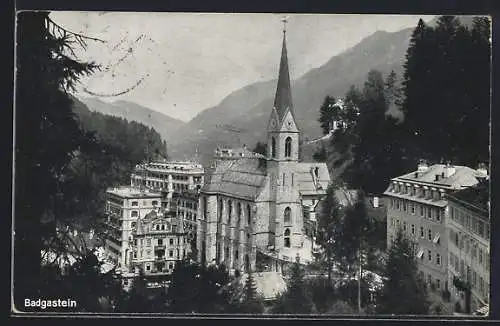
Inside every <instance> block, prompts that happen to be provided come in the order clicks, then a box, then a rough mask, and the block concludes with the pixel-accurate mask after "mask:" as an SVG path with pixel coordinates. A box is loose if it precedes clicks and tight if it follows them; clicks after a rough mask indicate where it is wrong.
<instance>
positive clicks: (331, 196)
mask: <svg viewBox="0 0 500 326" xmlns="http://www.w3.org/2000/svg"><path fill="white" fill-rule="evenodd" d="M337 189H338V186H337V185H335V184H331V185H330V186H328V188H327V189H326V196H325V198H324V199H323V200H322V201H321V203H320V205H321V206H320V207H321V210H320V214H319V219H318V226H317V234H316V243H317V244H318V245H320V246H321V248H322V249H323V253H324V256H325V258H326V268H327V273H328V281H329V284H331V280H332V267H333V258H334V255H335V251H334V250H335V246H336V243H335V241H336V239H337V236H338V235H339V234H340V232H341V229H340V227H339V226H340V224H341V219H342V208H341V206H340V204H339V202H338V200H337V197H336V195H335V191H336V190H337Z"/></svg>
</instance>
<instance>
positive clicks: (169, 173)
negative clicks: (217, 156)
mask: <svg viewBox="0 0 500 326" xmlns="http://www.w3.org/2000/svg"><path fill="white" fill-rule="evenodd" d="M203 177H204V169H203V166H202V165H201V164H199V163H194V162H174V161H164V162H150V163H147V164H139V165H137V166H136V167H135V169H134V171H133V172H132V175H131V178H130V179H131V180H130V183H131V185H132V186H136V187H139V186H143V187H146V188H150V189H153V190H156V191H160V192H162V195H163V198H162V207H163V209H165V210H167V211H172V197H173V194H174V192H181V191H186V190H196V189H200V188H201V186H202V185H203ZM174 211H175V210H174Z"/></svg>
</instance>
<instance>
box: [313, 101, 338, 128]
mask: <svg viewBox="0 0 500 326" xmlns="http://www.w3.org/2000/svg"><path fill="white" fill-rule="evenodd" d="M336 103H337V100H336V99H335V98H333V97H331V96H327V97H325V99H324V101H323V104H322V105H321V107H320V108H319V118H318V122H319V123H320V126H321V130H322V131H323V135H327V134H328V133H329V132H330V129H331V124H332V121H333V120H339V119H340V109H339V107H338V106H336V105H335V104H336Z"/></svg>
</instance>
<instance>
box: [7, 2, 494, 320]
mask: <svg viewBox="0 0 500 326" xmlns="http://www.w3.org/2000/svg"><path fill="white" fill-rule="evenodd" d="M491 23H492V19H491V17H490V16H481V15H477V16H471V15H462V16H460V15H456V16H453V15H437V14H432V15H430V14H426V15H417V14H412V15H403V14H312V13H303V14H302V13H216V12H206V13H205V12H132V11H129V12H125V11H123V12H120V11H57V10H56V11H19V12H17V13H16V21H15V53H14V59H15V62H14V68H15V72H14V77H15V80H14V95H13V97H14V108H13V113H14V114H13V118H14V119H13V131H14V132H13V155H12V162H13V163H12V164H13V169H12V170H13V171H12V173H13V178H12V256H11V261H10V263H11V270H12V273H11V274H12V277H11V287H12V288H11V314H13V315H25V316H31V315H32V316H38V315H49V316H59V315H75V316H76V315H82V316H85V315H91V314H96V313H97V314H98V315H100V316H106V315H110V316H112V315H120V316H127V315H129V314H130V315H131V316H134V315H141V316H142V315H144V316H149V315H151V316H153V315H154V316H155V318H156V317H161V316H163V315H164V316H190V317H203V316H227V317H228V318H231V316H233V317H238V318H256V317H257V318H258V317H264V318H282V317H285V318H286V317H287V316H288V317H289V316H314V317H318V318H326V319H329V318H331V319H335V318H385V317H405V318H421V317H426V318H427V317H435V318H440V319H443V318H445V319H446V318H459V319H461V318H463V319H482V318H485V317H488V316H489V315H490V298H491V292H492V290H490V289H491V287H490V284H491V282H490V277H491V275H492V273H491V251H490V239H491V233H492V232H491V229H492V228H491V223H490V221H491V219H492V217H491V213H490V211H491V210H490V175H491V156H490V150H491V146H490V139H491V137H490V129H491V123H490V121H491V118H490V115H491V95H492V94H491V85H490V84H491V80H490V78H491V76H490V74H491V57H492V53H491V43H492V41H491V34H492V32H491ZM494 309H499V307H494V308H493V309H492V310H494ZM495 313H498V312H495Z"/></svg>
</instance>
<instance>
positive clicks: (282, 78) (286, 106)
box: [274, 34, 293, 121]
mask: <svg viewBox="0 0 500 326" xmlns="http://www.w3.org/2000/svg"><path fill="white" fill-rule="evenodd" d="M274 108H275V109H276V112H277V113H278V117H279V121H282V120H283V118H284V117H285V115H286V112H287V111H288V110H290V112H291V113H292V116H293V104H292V92H291V86H290V73H289V70H288V56H287V50H286V37H285V34H283V45H282V48H281V59H280V68H279V75H278V84H277V86H276V96H275V98H274Z"/></svg>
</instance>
